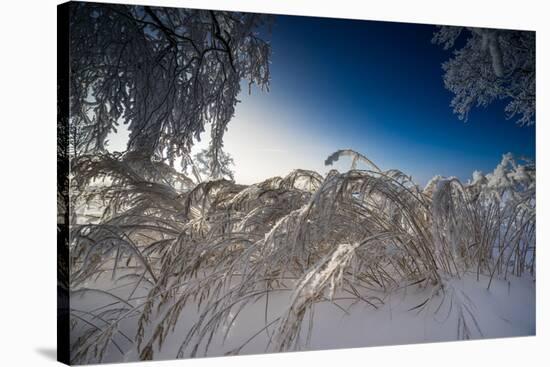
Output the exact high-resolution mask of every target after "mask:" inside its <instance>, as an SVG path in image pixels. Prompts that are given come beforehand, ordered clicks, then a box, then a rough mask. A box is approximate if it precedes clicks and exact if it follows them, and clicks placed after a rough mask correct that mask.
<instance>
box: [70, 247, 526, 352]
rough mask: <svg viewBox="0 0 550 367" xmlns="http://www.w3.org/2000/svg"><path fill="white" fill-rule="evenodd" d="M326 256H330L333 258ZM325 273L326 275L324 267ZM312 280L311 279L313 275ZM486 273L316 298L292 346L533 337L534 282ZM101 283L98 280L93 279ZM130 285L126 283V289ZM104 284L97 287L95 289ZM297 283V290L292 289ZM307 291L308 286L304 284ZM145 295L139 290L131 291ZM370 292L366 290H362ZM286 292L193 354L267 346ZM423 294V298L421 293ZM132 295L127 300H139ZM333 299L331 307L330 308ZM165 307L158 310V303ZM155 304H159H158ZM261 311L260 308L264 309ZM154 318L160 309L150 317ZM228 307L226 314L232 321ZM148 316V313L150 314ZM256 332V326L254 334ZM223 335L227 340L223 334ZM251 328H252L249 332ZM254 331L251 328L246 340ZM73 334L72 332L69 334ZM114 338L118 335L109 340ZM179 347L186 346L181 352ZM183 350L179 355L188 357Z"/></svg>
mask: <svg viewBox="0 0 550 367" xmlns="http://www.w3.org/2000/svg"><path fill="white" fill-rule="evenodd" d="M349 247H353V246H351V245H343V246H341V248H338V249H337V250H336V251H335V252H334V255H333V256H332V258H331V259H328V262H327V264H326V266H325V267H324V269H323V270H322V271H321V273H318V274H316V276H315V279H317V280H319V281H327V280H328V276H322V274H325V275H326V274H329V273H330V272H334V271H335V267H331V264H332V263H335V262H337V261H336V260H334V258H335V257H340V256H345V254H346V253H347V252H349ZM333 260H334V261H333ZM331 274H332V273H331ZM107 278H108V277H105V278H104V279H102V280H99V281H98V283H97V284H89V285H88V286H89V287H90V288H94V287H101V288H102V287H105V286H106V282H108V280H107ZM315 279H314V280H313V281H317V280H315ZM488 282H489V279H488V277H486V276H482V275H481V276H480V279H479V281H477V280H476V275H475V274H466V275H464V276H463V277H461V278H448V279H443V288H442V289H440V288H433V287H431V286H428V287H423V286H420V285H411V286H406V285H404V286H403V287H400V288H398V289H396V290H394V291H391V292H388V293H384V292H379V294H378V296H379V297H380V299H381V300H383V302H384V303H383V304H380V305H379V307H378V309H375V308H374V307H372V306H370V305H368V304H367V303H362V302H361V303H355V304H352V303H351V302H352V301H350V300H349V299H345V298H346V297H345V296H346V295H345V294H339V293H338V292H336V293H335V294H334V297H333V302H334V303H331V302H328V301H324V302H319V303H317V304H316V305H315V306H314V307H313V308H312V310H313V312H312V311H306V314H305V316H304V322H303V323H302V329H301V331H300V338H299V346H300V347H299V350H322V349H336V348H353V347H369V346H382V345H398V344H411V343H427V342H444V341H454V340H459V339H478V338H500V337H519V336H530V335H535V331H536V329H535V281H534V280H533V279H530V278H529V277H528V276H525V277H522V278H517V277H509V279H508V280H503V279H493V282H492V283H491V287H490V289H489V290H488V289H487V284H488ZM99 283H102V284H99ZM121 285H122V287H120V285H119V288H118V289H117V290H116V291H115V292H117V294H120V295H123V294H125V292H126V294H127V292H128V289H129V288H128V287H126V288H125V287H124V286H123V284H121ZM130 288H131V287H130ZM103 289H105V288H103ZM297 289H300V287H298V288H297ZM308 289H309V288H308ZM144 293H145V291H144V290H143V289H141V290H140V291H138V293H136V294H135V296H134V297H140V296H142V295H143V294H144ZM369 294H370V295H372V291H369ZM295 296H296V295H293V294H291V292H275V291H273V292H272V293H270V295H269V303H268V307H267V309H266V302H265V300H261V301H258V302H256V303H254V304H249V305H247V306H246V307H245V308H244V309H243V310H242V311H241V313H240V316H241V317H238V318H236V319H235V320H234V321H233V324H232V325H231V327H230V328H229V322H228V323H227V325H225V327H223V328H220V329H219V330H218V331H217V332H216V334H215V335H214V337H213V339H212V343H211V345H210V347H209V349H208V351H207V352H206V351H205V349H204V345H202V346H201V348H199V350H198V354H197V356H198V357H203V356H208V357H213V356H222V355H225V354H227V353H230V352H232V351H233V352H235V348H238V347H240V346H241V345H242V344H243V343H246V342H247V341H248V343H247V344H246V345H245V346H244V347H242V349H238V350H237V351H238V353H239V354H256V353H264V352H270V351H272V349H271V348H272V347H273V345H272V343H273V342H275V341H272V343H270V338H271V336H272V334H273V330H274V328H275V327H276V325H277V323H273V324H272V325H271V326H270V327H268V328H267V329H266V330H262V329H263V328H264V326H265V325H266V315H267V320H273V319H275V318H276V317H278V316H281V315H283V314H285V312H286V311H288V308H289V305H290V304H291V303H290V301H291V299H292V297H295ZM106 297H107V296H106V295H98V294H96V293H93V294H91V293H90V294H83V295H82V294H78V295H74V296H73V297H72V298H71V303H72V304H71V306H72V307H74V308H75V309H80V310H92V309H94V308H96V307H101V306H102V305H105V304H106V303H108V302H106V301H107V298H106ZM429 297H431V299H430V300H429V301H428V302H426V303H425V304H424V307H418V306H419V305H421V304H423V303H424V302H425V301H426V299H427V298H429ZM139 300H140V299H139V298H138V299H137V300H134V301H130V302H132V303H134V302H139ZM336 305H338V306H339V307H337V306H336ZM164 309H166V308H164ZM164 309H163V310H164ZM196 310H197V307H196V305H188V306H186V308H185V309H184V311H183V312H182V314H181V316H180V317H179V319H178V321H177V323H176V325H175V328H174V331H173V332H172V333H169V334H168V336H167V338H166V340H165V341H164V343H163V346H162V348H161V349H159V348H158V345H156V343H155V345H154V352H155V354H154V358H155V359H156V360H162V359H174V358H176V356H177V352H178V350H179V348H180V346H181V343H182V341H183V340H184V339H185V336H186V335H187V332H188V331H189V330H190V328H191V327H192V326H193V324H194V323H195V322H196V321H197V320H198V316H199V315H198V314H197V311H196ZM266 310H267V311H266ZM161 316H162V310H161V312H159V314H158V315H157V318H160V317H161ZM233 316H235V314H234V313H232V314H231V315H230V317H228V318H227V320H228V321H229V320H232V319H233ZM310 318H311V325H313V328H312V330H311V335H310V336H309V342H308V343H306V341H307V339H308V338H307V337H306V336H307V333H308V330H307V329H308V327H309V325H310V320H309V319H310ZM152 320H154V318H153V319H152ZM155 324H156V322H154V321H153V322H151V324H150V326H149V329H148V330H146V333H145V334H146V335H145V340H147V339H148V336H149V335H151V332H152V327H151V325H153V326H154V325H155ZM119 330H120V331H121V332H124V333H125V334H126V335H128V336H129V337H130V338H132V337H133V336H134V335H135V333H136V319H135V318H128V319H125V320H124V321H123V322H121V324H120V326H119ZM258 331H261V332H259V333H258ZM225 333H227V339H226V340H225V342H224V340H223V337H224V335H223V334H225ZM257 333H258V334H257ZM255 334H257V335H256V336H255V337H254V338H252V339H250V338H251V337H253V336H254V335H255ZM77 336H78V333H74V334H73V338H76V337H77ZM116 340H119V341H122V340H123V338H116ZM120 345H121V347H122V348H124V355H121V354H120V352H118V351H117V350H116V348H114V347H113V346H109V350H108V353H107V354H106V356H105V358H104V360H103V362H120V361H137V360H139V354H138V352H137V348H136V346H135V345H130V344H128V343H126V344H124V343H123V342H120ZM186 351H187V350H186ZM188 356H189V355H188V351H187V352H186V353H185V355H184V357H188Z"/></svg>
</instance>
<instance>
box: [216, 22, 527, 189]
mask: <svg viewBox="0 0 550 367" xmlns="http://www.w3.org/2000/svg"><path fill="white" fill-rule="evenodd" d="M435 30H436V28H435V27H434V26H429V25H418V24H404V23H390V22H372V21H353V20H339V19H329V18H313V17H294V16H277V18H276V21H275V24H274V26H273V28H272V35H271V44H272V51H273V55H272V64H271V76H272V79H271V86H270V92H268V93H262V92H260V91H259V90H254V89H253V91H252V95H248V90H247V88H243V93H242V95H241V101H242V103H240V104H239V105H238V107H237V109H236V116H235V117H234V119H233V120H232V121H231V122H230V124H229V128H228V131H227V133H226V139H225V141H226V143H225V147H226V150H227V151H228V152H229V153H230V154H232V155H233V157H234V159H235V163H236V166H235V171H236V180H237V181H238V182H242V183H252V182H257V181H261V180H263V179H265V178H267V177H270V176H274V175H284V174H286V173H288V172H289V171H290V170H292V169H293V168H306V169H315V170H318V171H319V172H321V173H324V172H326V171H327V170H328V169H330V168H332V167H329V168H326V167H324V166H323V162H324V159H325V158H326V157H327V156H328V155H329V154H330V153H332V152H334V151H336V150H338V149H342V148H352V149H355V150H357V151H359V152H361V153H363V154H365V155H366V156H368V157H369V158H370V159H371V160H373V161H374V162H375V163H376V164H377V165H378V166H380V167H381V168H382V169H390V168H398V169H401V170H402V171H404V172H405V173H407V174H410V175H412V176H413V178H414V179H415V180H417V181H418V182H419V183H422V184H424V183H426V182H427V181H428V180H429V179H430V178H431V177H433V176H434V175H436V174H441V175H444V176H458V177H460V178H461V179H463V180H466V179H468V178H469V177H471V174H472V172H473V171H474V170H481V171H483V172H485V173H487V172H489V171H492V169H493V168H494V167H495V166H496V165H497V164H498V163H499V162H500V159H501V156H502V154H504V153H506V152H512V153H514V154H515V155H518V156H522V155H523V156H528V157H530V158H533V159H534V158H535V127H534V126H531V127H519V126H518V125H516V124H515V122H514V121H512V120H506V119H505V113H504V110H503V108H504V105H505V103H504V102H499V103H495V104H493V105H490V106H489V107H488V108H486V109H484V108H477V109H474V110H473V111H471V113H470V116H469V120H468V122H464V121H460V120H459V119H458V117H457V116H456V115H455V114H453V112H452V109H451V107H450V102H451V99H452V94H451V93H450V92H449V91H447V90H446V89H445V87H444V85H443V79H442V75H443V70H442V68H441V64H442V63H443V62H444V61H445V60H447V59H449V57H451V52H450V51H444V50H443V49H442V48H441V47H440V46H438V45H434V44H432V43H431V38H432V35H433V32H434V31H435ZM348 167H349V162H346V163H345V164H339V165H338V166H337V168H339V169H344V168H346V169H347V168H348Z"/></svg>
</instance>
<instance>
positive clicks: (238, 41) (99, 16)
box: [70, 3, 270, 162]
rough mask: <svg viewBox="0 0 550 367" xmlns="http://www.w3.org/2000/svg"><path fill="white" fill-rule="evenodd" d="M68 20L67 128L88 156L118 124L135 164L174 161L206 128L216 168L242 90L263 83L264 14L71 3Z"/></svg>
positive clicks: (266, 52) (265, 61)
mask: <svg viewBox="0 0 550 367" xmlns="http://www.w3.org/2000/svg"><path fill="white" fill-rule="evenodd" d="M70 21H71V34H70V62H71V82H72V84H71V111H72V114H71V124H72V125H74V126H78V129H79V131H82V134H83V136H84V138H85V144H82V146H81V149H82V150H83V151H84V152H85V153H98V152H99V153H104V152H105V149H104V144H105V141H106V139H107V136H108V134H109V133H110V132H111V131H116V128H117V125H118V124H119V123H121V122H122V123H124V124H128V130H129V132H130V135H129V141H128V151H129V152H132V155H133V157H135V156H136V154H139V155H140V156H141V157H142V158H144V159H145V160H148V159H151V158H153V159H155V160H157V161H158V160H167V161H169V162H174V159H175V158H177V157H182V156H184V155H188V154H189V152H190V149H191V146H192V145H193V143H194V141H196V140H199V139H200V134H201V133H202V132H203V131H204V130H205V125H207V124H210V128H211V144H210V155H211V156H212V159H213V160H214V161H218V160H219V159H220V157H222V152H221V149H222V146H223V144H222V141H223V135H224V132H225V130H226V128H227V124H228V123H229V121H230V119H231V117H232V116H233V114H234V108H235V105H236V103H237V102H238V100H237V95H238V94H239V92H240V90H241V84H240V83H241V82H242V81H246V82H248V83H249V85H251V84H256V85H258V86H260V87H261V88H262V89H264V88H267V86H268V83H269V58H270V45H269V43H268V42H267V41H265V40H264V39H263V38H262V37H261V36H260V30H261V29H262V27H264V26H266V25H269V23H270V20H269V18H267V17H265V16H262V15H258V14H252V13H234V12H222V11H207V10H196V9H179V8H163V7H148V6H145V7H144V6H132V5H114V4H93V3H74V4H72V5H71V16H70Z"/></svg>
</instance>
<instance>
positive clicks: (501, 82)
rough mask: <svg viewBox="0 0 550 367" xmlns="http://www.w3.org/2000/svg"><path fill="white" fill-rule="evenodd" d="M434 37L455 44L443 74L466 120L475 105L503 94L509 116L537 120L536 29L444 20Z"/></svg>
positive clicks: (457, 109) (528, 121)
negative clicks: (447, 23)
mask: <svg viewBox="0 0 550 367" xmlns="http://www.w3.org/2000/svg"><path fill="white" fill-rule="evenodd" d="M463 39H465V41H464V45H463V47H461V48H459V47H456V46H457V44H462V42H461V41H462V40H463ZM433 42H434V43H437V44H440V45H443V48H444V49H453V48H455V49H454V51H453V57H452V58H451V59H449V60H448V61H446V62H445V63H444V64H443V69H444V70H445V74H444V76H443V80H444V82H445V87H446V88H447V89H449V90H450V91H451V92H453V93H454V95H455V96H454V98H453V100H452V102H451V106H452V107H453V110H454V112H455V113H457V114H458V116H459V118H460V119H462V120H467V119H468V113H469V112H470V110H471V109H472V107H476V106H477V107H479V106H487V105H489V104H490V103H492V102H494V101H496V100H501V99H502V100H506V101H507V102H508V104H507V105H506V107H505V112H506V114H507V117H508V118H510V119H512V118H513V119H517V123H519V124H520V125H531V124H534V123H535V104H536V98H535V89H536V80H535V79H536V78H535V77H536V72H535V32H528V31H516V30H504V29H488V28H466V27H452V26H443V27H440V28H439V30H438V31H437V32H436V33H435V34H434V37H433Z"/></svg>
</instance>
